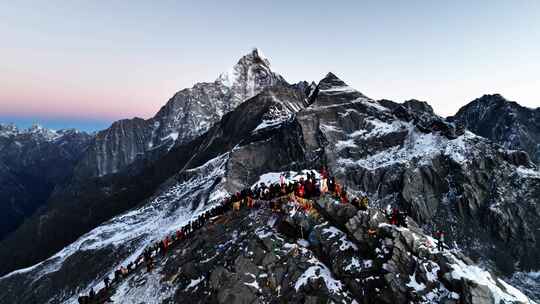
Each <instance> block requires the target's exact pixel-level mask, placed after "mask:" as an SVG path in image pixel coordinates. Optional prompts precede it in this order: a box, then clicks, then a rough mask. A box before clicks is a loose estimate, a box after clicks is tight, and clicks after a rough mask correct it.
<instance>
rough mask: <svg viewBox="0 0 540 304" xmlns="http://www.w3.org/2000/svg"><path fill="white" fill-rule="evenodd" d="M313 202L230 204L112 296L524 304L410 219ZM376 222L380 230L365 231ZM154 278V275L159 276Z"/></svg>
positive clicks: (329, 200) (117, 299)
mask: <svg viewBox="0 0 540 304" xmlns="http://www.w3.org/2000/svg"><path fill="white" fill-rule="evenodd" d="M314 204H315V207H316V208H314V209H307V210H306V209H303V208H301V207H300V206H299V205H298V204H297V203H295V202H289V203H288V204H286V205H284V208H283V210H284V212H283V213H274V212H272V211H271V210H270V208H268V206H269V204H268V203H267V202H264V201H257V202H256V204H255V208H254V209H247V208H244V209H242V210H240V211H229V212H227V213H225V214H224V215H223V216H219V217H217V218H215V219H213V220H212V222H211V223H208V224H207V225H205V226H203V228H201V229H200V230H198V231H196V232H195V233H194V234H193V235H192V236H190V238H189V239H188V240H185V241H183V242H181V243H180V244H179V245H178V246H175V247H174V248H173V249H172V250H171V252H168V253H167V254H166V255H165V257H163V258H161V260H158V262H157V264H156V268H155V269H154V270H152V271H151V272H147V271H146V270H143V269H142V268H141V269H139V270H137V272H136V273H135V274H131V275H130V276H129V277H128V278H127V279H125V280H123V281H122V282H121V283H120V285H118V286H116V287H115V289H114V290H113V292H112V293H113V295H112V297H111V299H112V300H113V301H114V303H133V302H137V301H145V302H146V301H155V300H156V299H157V300H158V301H159V302H168V301H170V302H181V301H184V300H185V299H192V301H194V302H196V303H255V302H257V303H274V302H275V303H282V302H287V303H327V302H328V301H332V302H334V303H447V304H451V303H456V304H457V303H475V304H478V303H528V299H527V297H526V296H524V295H523V294H522V293H520V292H519V291H517V290H516V289H515V288H513V287H511V286H509V285H508V284H506V283H505V282H504V281H502V280H500V279H498V278H497V277H496V276H494V275H492V274H490V273H488V272H486V271H483V270H481V269H480V268H478V267H477V266H474V265H473V263H472V262H471V261H470V260H469V259H468V258H467V257H465V256H464V255H463V254H462V253H460V252H459V251H456V250H445V251H443V252H439V251H438V250H436V249H435V247H436V246H435V241H434V240H433V239H432V238H430V237H428V236H426V235H425V234H424V233H423V231H422V230H421V229H420V228H418V227H417V226H416V224H415V223H414V221H412V219H410V218H409V219H408V222H409V228H405V227H397V226H393V225H389V224H388V223H387V222H388V220H387V217H386V216H385V215H384V214H383V211H382V210H379V209H375V208H373V209H369V210H368V211H359V210H357V209H356V207H354V206H352V205H350V204H342V203H340V202H338V201H336V200H334V198H333V197H331V196H324V197H322V198H320V199H316V200H315V201H314ZM370 229H373V230H375V231H376V233H375V234H374V235H373V234H372V235H369V234H368V231H369V230H370ZM158 282H159V283H158Z"/></svg>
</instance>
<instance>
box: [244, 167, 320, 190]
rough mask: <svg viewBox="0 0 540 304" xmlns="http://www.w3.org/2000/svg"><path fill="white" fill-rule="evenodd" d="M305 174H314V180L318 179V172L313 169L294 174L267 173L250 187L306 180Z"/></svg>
mask: <svg viewBox="0 0 540 304" xmlns="http://www.w3.org/2000/svg"><path fill="white" fill-rule="evenodd" d="M307 173H314V174H315V176H316V178H320V175H319V172H318V170H315V169H311V170H302V171H300V172H296V171H287V172H269V173H265V174H263V175H261V176H260V177H259V180H258V181H257V182H256V183H254V184H253V186H252V187H255V186H257V185H260V184H261V183H264V184H265V185H271V184H275V183H280V182H281V181H282V180H283V181H284V182H285V183H289V182H293V181H299V180H300V179H301V178H303V179H304V180H305V179H307Z"/></svg>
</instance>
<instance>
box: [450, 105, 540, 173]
mask: <svg viewBox="0 0 540 304" xmlns="http://www.w3.org/2000/svg"><path fill="white" fill-rule="evenodd" d="M455 119H456V120H457V121H459V122H461V123H463V124H464V125H465V126H466V127H467V128H468V129H469V130H471V131H472V132H474V133H476V134H478V135H480V136H483V137H485V138H489V139H491V140H492V141H494V142H496V143H499V144H500V145H502V146H503V147H505V148H507V149H512V150H523V151H526V152H527V153H528V154H529V157H530V158H531V160H532V161H533V162H535V163H536V164H540V109H538V108H537V109H530V108H526V107H522V106H520V105H519V104H517V103H515V102H512V101H508V100H506V99H505V98H504V97H502V96H501V95H499V94H494V95H484V96H482V97H481V98H478V99H475V100H473V101H472V102H471V103H469V104H468V105H466V106H464V107H463V108H461V109H460V110H459V111H458V113H457V114H456V116H455Z"/></svg>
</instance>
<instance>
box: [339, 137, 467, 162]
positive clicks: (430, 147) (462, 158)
mask: <svg viewBox="0 0 540 304" xmlns="http://www.w3.org/2000/svg"><path fill="white" fill-rule="evenodd" d="M375 130H377V131H375V132H384V131H389V130H391V128H387V126H384V127H381V128H376V129H375ZM370 133H371V132H370ZM355 136H360V134H355ZM362 136H366V135H362ZM468 139H469V137H468V135H467V134H466V135H463V136H461V137H459V138H457V139H455V140H448V139H447V138H446V137H444V136H442V135H440V134H434V133H428V134H425V133H420V132H417V131H415V130H414V129H412V127H411V129H410V131H409V136H408V137H407V139H406V141H405V142H404V143H403V145H398V146H394V147H391V148H389V149H386V150H383V151H380V152H378V153H375V154H372V155H369V156H368V157H365V158H361V159H351V158H339V159H338V164H339V165H342V166H347V167H363V168H366V169H369V170H374V169H377V168H381V167H388V166H391V165H394V164H405V163H409V162H411V161H413V160H419V161H421V162H429V161H430V160H431V159H432V158H433V157H435V156H437V155H441V154H442V155H446V156H448V157H450V158H451V159H453V160H454V161H456V162H458V163H465V162H466V160H467V154H468V153H470V151H469V150H470V149H469V148H468V146H467V145H468V144H467V141H468Z"/></svg>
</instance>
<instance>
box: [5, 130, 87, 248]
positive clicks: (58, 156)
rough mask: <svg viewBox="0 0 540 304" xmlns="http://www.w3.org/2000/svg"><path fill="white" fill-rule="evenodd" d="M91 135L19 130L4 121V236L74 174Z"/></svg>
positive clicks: (68, 131)
mask: <svg viewBox="0 0 540 304" xmlns="http://www.w3.org/2000/svg"><path fill="white" fill-rule="evenodd" d="M90 140H91V136H90V135H88V134H86V133H83V132H78V131H75V130H60V131H52V130H48V129H45V128H42V127H40V126H37V125H35V126H33V127H32V128H30V129H28V130H19V129H17V128H16V127H15V126H14V125H3V124H0V184H1V185H2V186H1V187H0V239H2V238H3V237H4V236H5V235H7V234H8V233H9V232H11V231H13V230H15V229H16V228H17V227H18V226H19V225H20V224H21V223H22V222H23V220H24V219H25V218H27V217H28V216H30V215H31V214H32V213H33V212H34V211H35V210H36V209H38V208H39V207H41V206H43V205H44V204H45V203H46V201H47V199H48V198H49V196H50V194H51V193H52V191H53V189H54V187H55V186H56V185H57V184H59V183H62V182H64V181H65V180H66V179H68V178H69V176H70V175H71V174H72V171H73V167H74V166H75V164H76V163H77V161H79V159H80V158H81V156H82V154H83V153H84V151H85V149H86V148H87V146H88V145H89V144H90Z"/></svg>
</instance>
